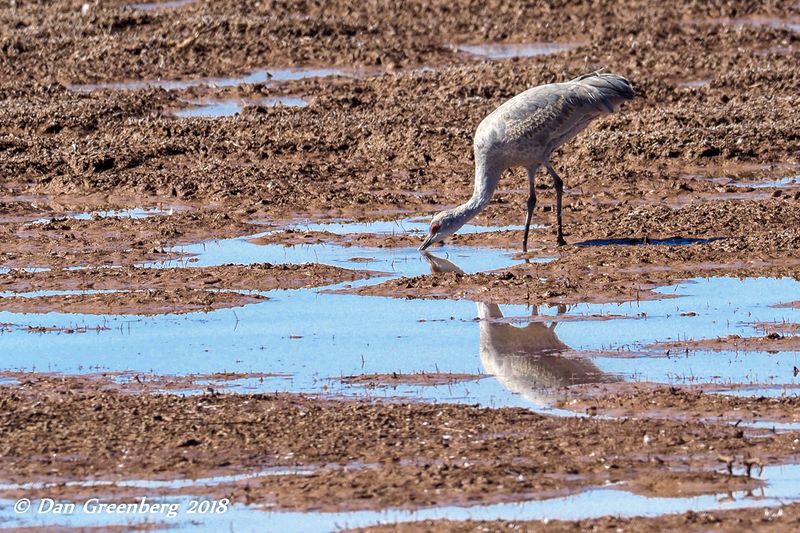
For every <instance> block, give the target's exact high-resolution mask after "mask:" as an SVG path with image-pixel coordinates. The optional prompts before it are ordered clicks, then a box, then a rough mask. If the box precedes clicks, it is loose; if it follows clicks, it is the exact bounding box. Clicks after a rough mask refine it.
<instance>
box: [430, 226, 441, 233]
mask: <svg viewBox="0 0 800 533" xmlns="http://www.w3.org/2000/svg"><path fill="white" fill-rule="evenodd" d="M441 227H442V226H440V225H439V224H431V233H437V232H438V231H439V228H441Z"/></svg>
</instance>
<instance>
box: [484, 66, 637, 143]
mask: <svg viewBox="0 0 800 533" xmlns="http://www.w3.org/2000/svg"><path fill="white" fill-rule="evenodd" d="M631 98H633V88H632V87H631V85H630V83H629V82H628V81H627V80H626V79H625V78H623V77H621V76H616V75H614V74H590V75H586V76H582V77H580V78H576V79H575V80H572V81H569V82H566V83H555V84H550V85H541V86H539V87H534V88H532V89H529V90H527V91H525V92H523V93H521V94H519V95H517V96H516V97H514V98H512V99H511V100H509V101H508V102H506V103H505V104H503V105H502V106H500V107H499V108H498V109H497V110H496V111H495V113H497V114H498V116H497V117H496V118H497V119H500V120H501V121H502V123H503V124H502V125H503V129H504V130H505V134H506V139H508V140H514V139H519V138H521V137H529V138H533V137H537V136H542V137H546V138H558V137H561V136H562V135H564V134H566V133H567V132H569V131H570V130H572V129H573V128H574V127H575V126H576V124H575V121H576V120H579V121H581V122H584V121H587V122H588V121H591V120H592V119H593V118H595V117H597V116H599V115H601V114H604V113H610V112H613V111H614V109H615V108H616V106H618V105H619V104H620V103H621V102H623V101H624V100H629V99H631ZM493 114H494V113H493ZM490 116H491V115H490Z"/></svg>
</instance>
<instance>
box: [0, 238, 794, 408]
mask: <svg viewBox="0 0 800 533" xmlns="http://www.w3.org/2000/svg"><path fill="white" fill-rule="evenodd" d="M444 250H445V248H443V249H442V251H444ZM446 250H447V251H448V252H449V253H448V256H449V260H450V262H451V263H452V264H458V265H459V266H460V267H461V268H462V269H463V270H464V271H466V272H478V271H486V270H491V269H496V268H502V267H506V266H509V265H512V264H514V263H515V259H514V258H513V253H512V252H510V251H501V250H491V249H481V248H468V247H462V248H458V247H451V246H448V247H446ZM182 251H183V252H189V253H196V254H198V255H197V256H196V257H194V261H193V262H192V263H191V264H192V265H198V266H199V265H218V264H225V263H230V262H236V263H240V264H247V263H258V262H272V263H282V262H305V261H309V260H310V261H315V260H319V261H321V262H325V263H330V264H338V265H341V266H351V267H352V266H353V263H351V262H350V259H351V258H352V257H353V256H360V257H369V258H370V259H369V261H367V262H362V263H359V264H358V266H359V267H360V268H369V269H373V270H379V271H383V272H391V273H392V275H402V276H414V275H419V274H425V273H428V272H430V264H429V262H428V261H427V260H426V259H425V258H424V257H422V256H421V255H420V254H419V253H418V252H417V251H416V250H414V249H408V248H406V249H362V248H355V247H350V248H348V247H341V246H336V245H309V246H299V247H284V246H280V245H256V244H253V243H251V242H250V240H249V239H248V238H241V239H226V240H222V241H218V242H216V243H207V244H205V245H202V246H201V245H195V246H190V247H185V248H184V249H182ZM162 266H163V265H162ZM382 279H384V278H378V279H377V280H376V279H373V280H366V281H360V282H352V283H347V284H339V285H336V286H333V287H332V288H341V287H343V286H345V285H364V284H370V283H376V282H378V281H381V280H382ZM661 292H663V293H664V294H668V295H670V296H678V297H677V298H667V299H663V300H653V301H643V302H639V303H635V302H629V303H623V304H586V303H584V304H577V305H571V306H568V307H564V306H562V307H557V306H556V307H548V306H539V307H538V309H536V311H537V313H538V314H537V316H535V317H533V318H532V319H531V320H532V321H531V322H530V323H529V324H524V322H525V317H526V316H530V315H531V312H532V310H533V309H532V308H529V307H527V306H524V305H507V306H497V305H494V304H484V303H477V304H476V303H473V302H470V301H447V300H403V299H395V298H385V297H363V296H356V295H351V294H337V293H330V292H328V291H326V290H317V289H302V290H282V291H269V292H265V293H263V294H265V295H267V296H268V297H269V300H266V301H264V302H263V303H258V304H252V305H247V306H245V307H240V308H235V309H223V310H218V311H213V312H209V313H189V314H186V315H161V316H152V317H151V316H135V315H134V316H121V315H107V316H96V315H85V314H63V313H47V314H38V315H37V314H21V313H11V312H0V322H2V323H11V324H24V325H30V326H33V327H40V326H41V327H53V326H55V327H59V328H70V327H71V328H75V327H85V328H93V327H97V326H101V327H103V328H108V329H107V330H103V331H100V332H98V333H97V334H92V335H48V336H47V337H46V339H47V342H42V337H41V335H32V334H30V333H28V332H25V331H16V330H12V331H7V332H4V333H3V334H2V335H0V367H2V368H5V369H9V370H40V371H53V372H63V373H81V372H87V371H89V369H93V370H95V369H97V368H101V369H104V370H108V371H138V372H150V373H155V374H164V375H170V374H179V375H184V374H211V373H216V372H226V371H228V372H245V373H247V372H264V373H278V374H290V375H291V376H292V378H291V379H285V378H280V379H269V378H267V379H264V380H263V381H261V380H258V381H255V382H253V381H251V382H249V383H248V386H246V387H239V388H238V389H237V390H241V391H247V390H267V391H273V390H278V391H303V392H326V393H328V394H343V395H353V394H357V395H373V396H381V395H391V396H406V397H413V398H424V399H428V400H437V401H462V402H468V403H479V404H482V405H489V406H505V405H508V406H527V407H534V408H540V409H546V408H548V407H549V406H550V405H552V404H553V403H554V402H555V401H557V400H560V399H562V398H563V397H564V395H565V394H568V389H565V387H567V386H569V385H571V384H576V383H591V382H604V381H614V380H619V379H625V380H643V381H656V382H662V383H718V384H722V385H736V384H759V385H762V386H763V387H764V388H770V387H778V386H782V385H796V384H797V381H798V380H797V378H795V377H794V376H793V372H792V370H793V368H794V366H795V365H798V364H800V362H798V354H796V353H792V352H780V353H766V352H738V353H737V352H732V351H720V352H713V351H702V350H701V351H694V352H690V353H688V354H684V353H674V354H670V355H667V353H666V350H657V351H656V352H654V353H649V352H647V351H645V353H644V354H643V353H642V351H643V350H645V349H646V346H647V345H648V344H650V343H653V342H656V341H662V340H678V339H686V338H707V337H716V336H726V335H730V334H738V335H742V336H747V335H753V334H754V328H753V327H752V326H751V325H749V323H752V322H757V321H758V322H783V321H786V322H797V321H800V311H799V310H797V309H791V308H774V307H771V304H775V303H781V302H784V301H787V300H789V299H792V297H793V295H797V294H798V293H800V282H797V281H795V280H793V279H789V278H784V279H758V278H755V279H746V280H739V279H735V278H711V279H698V280H693V281H691V282H687V283H682V284H679V285H676V286H674V287H667V288H663V289H661ZM43 294H45V293H33V294H29V296H40V295H43ZM49 294H60V293H49ZM794 297H796V296H794ZM691 313H694V315H693V316H687V315H688V314H691ZM597 315H614V316H621V317H625V318H617V319H615V320H609V321H602V320H580V318H581V317H583V316H585V317H594V316H597ZM559 316H563V317H564V318H565V319H564V320H560V321H559ZM478 317H482V318H483V319H482V320H478ZM509 318H513V322H514V323H509V320H508V319H509ZM576 319H577V320H576ZM520 322H523V324H522V325H520V324H519V323H520ZM598 352H599V353H600V355H597V356H595V357H591V354H593V353H598ZM392 372H397V373H414V372H458V373H479V374H492V375H494V376H496V379H482V380H479V381H467V382H462V383H456V384H452V385H448V386H438V387H424V388H422V387H418V386H398V387H396V388H393V389H391V390H389V389H377V390H366V389H364V388H362V387H357V386H351V385H347V386H345V385H337V383H338V380H336V379H335V378H337V377H343V376H351V375H356V374H364V373H392ZM330 378H334V379H333V380H331V379H330ZM250 387H252V388H250ZM787 390H789V391H792V389H787Z"/></svg>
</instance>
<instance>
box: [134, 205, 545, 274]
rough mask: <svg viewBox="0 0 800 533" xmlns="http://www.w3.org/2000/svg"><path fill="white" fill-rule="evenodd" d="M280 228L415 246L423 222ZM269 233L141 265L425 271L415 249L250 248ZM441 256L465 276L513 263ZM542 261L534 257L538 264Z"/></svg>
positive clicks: (458, 250) (452, 250)
mask: <svg viewBox="0 0 800 533" xmlns="http://www.w3.org/2000/svg"><path fill="white" fill-rule="evenodd" d="M521 228H522V227H521V226H506V227H502V228H498V227H492V226H474V225H469V224H468V225H466V226H464V227H463V228H462V229H461V230H459V232H460V233H484V232H491V231H500V230H514V229H521ZM285 229H291V230H295V231H319V232H329V233H334V234H338V235H347V234H357V233H376V234H383V235H418V236H420V242H422V234H423V233H425V232H427V231H428V221H427V220H426V219H406V220H400V221H379V222H327V223H311V224H307V223H298V224H296V225H290V226H288V227H286V228H285ZM274 231H281V230H269V231H265V232H262V233H257V234H255V235H249V236H245V237H236V238H232V239H221V240H217V241H210V242H205V243H199V244H191V245H185V246H177V247H174V248H172V249H171V250H169V251H168V253H174V254H175V257H176V258H175V259H174V260H168V261H160V262H154V263H145V264H143V265H142V266H148V267H154V268H169V267H174V266H218V265H225V264H239V265H241V264H252V263H264V262H266V263H326V264H331V265H336V266H340V267H343V268H351V269H352V268H359V269H364V270H378V271H381V272H386V273H390V274H394V275H400V276H418V275H421V274H428V273H430V266H429V264H428V262H427V261H426V260H425V259H424V258H423V257H422V256H421V255H420V253H419V252H418V251H417V250H416V249H415V248H366V247H359V246H340V245H337V244H326V243H322V244H309V245H294V246H284V245H282V244H256V242H257V241H258V239H259V238H261V237H265V236H268V235H270V234H271V233H273V232H274ZM445 253H446V254H447V255H448V256H449V257H451V258H452V259H453V260H455V261H458V262H459V264H463V267H464V269H465V270H466V271H467V272H470V273H474V272H484V271H487V270H496V269H499V268H504V267H508V266H511V265H512V264H513V263H514V262H515V261H514V259H513V258H512V257H513V255H514V252H512V251H510V250H496V249H479V248H475V247H467V246H448V247H447V249H446V252H445ZM354 260H355V261H354ZM543 260H544V259H540V260H539V261H543ZM356 263H357V264H356ZM353 283H354V284H358V283H363V282H353Z"/></svg>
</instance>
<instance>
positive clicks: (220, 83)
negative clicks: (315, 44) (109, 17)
mask: <svg viewBox="0 0 800 533" xmlns="http://www.w3.org/2000/svg"><path fill="white" fill-rule="evenodd" d="M377 73H378V71H375V70H371V69H366V68H344V67H341V68H333V67H331V68H325V67H320V68H316V67H298V68H265V69H257V70H253V71H252V72H250V73H248V74H244V75H242V76H231V77H226V76H222V77H206V78H193V79H182V80H159V79H156V80H129V81H116V82H105V83H87V84H81V85H69V86H68V88H69V89H70V90H72V91H76V92H92V91H98V90H106V89H108V90H116V91H138V90H142V89H147V88H149V87H160V88H161V89H164V90H167V91H178V90H184V89H190V88H192V87H205V86H209V87H238V86H239V85H245V84H252V83H266V84H270V83H277V82H283V81H292V80H302V79H306V78H329V77H332V76H341V77H344V78H361V77H366V76H371V75H375V74H377Z"/></svg>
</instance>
